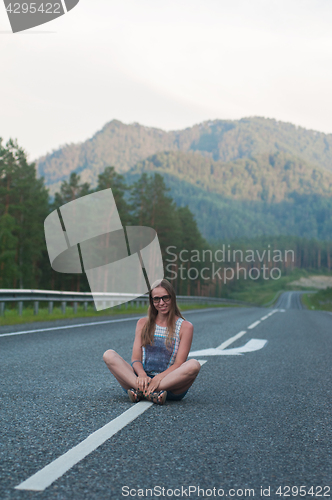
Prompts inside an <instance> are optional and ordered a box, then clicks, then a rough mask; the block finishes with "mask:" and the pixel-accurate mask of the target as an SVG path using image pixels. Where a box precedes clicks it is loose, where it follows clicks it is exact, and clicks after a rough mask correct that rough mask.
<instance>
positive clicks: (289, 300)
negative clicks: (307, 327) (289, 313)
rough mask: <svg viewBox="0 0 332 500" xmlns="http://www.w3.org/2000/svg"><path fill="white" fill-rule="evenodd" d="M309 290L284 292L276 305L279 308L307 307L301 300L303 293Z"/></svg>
mask: <svg viewBox="0 0 332 500" xmlns="http://www.w3.org/2000/svg"><path fill="white" fill-rule="evenodd" d="M303 293H307V292H284V293H282V294H281V295H280V297H279V298H278V300H277V302H276V304H275V305H274V307H276V308H278V309H306V307H305V306H304V305H303V303H302V300H301V295H302V294H303Z"/></svg>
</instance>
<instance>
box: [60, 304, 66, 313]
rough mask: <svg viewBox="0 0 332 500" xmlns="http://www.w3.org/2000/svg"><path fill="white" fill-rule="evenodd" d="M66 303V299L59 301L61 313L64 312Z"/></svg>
mask: <svg viewBox="0 0 332 500" xmlns="http://www.w3.org/2000/svg"><path fill="white" fill-rule="evenodd" d="M66 305H67V302H66V301H63V302H61V312H62V314H66Z"/></svg>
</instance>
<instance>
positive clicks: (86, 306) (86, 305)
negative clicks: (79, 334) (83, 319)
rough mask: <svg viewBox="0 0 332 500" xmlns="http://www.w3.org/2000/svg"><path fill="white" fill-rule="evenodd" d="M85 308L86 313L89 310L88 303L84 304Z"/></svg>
mask: <svg viewBox="0 0 332 500" xmlns="http://www.w3.org/2000/svg"><path fill="white" fill-rule="evenodd" d="M83 307H84V311H85V312H86V311H87V310H88V303H87V302H84V304H83Z"/></svg>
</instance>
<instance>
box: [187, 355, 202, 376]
mask: <svg viewBox="0 0 332 500" xmlns="http://www.w3.org/2000/svg"><path fill="white" fill-rule="evenodd" d="M187 363H188V365H187V370H188V374H189V375H191V376H192V377H197V375H198V372H199V370H200V369H201V364H200V362H199V361H197V359H190V360H189V361H187Z"/></svg>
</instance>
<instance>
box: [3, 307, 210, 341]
mask: <svg viewBox="0 0 332 500" xmlns="http://www.w3.org/2000/svg"><path fill="white" fill-rule="evenodd" d="M217 309H218V308H217V307H212V308H207V309H194V310H192V311H191V310H188V311H184V312H185V313H186V314H188V313H190V314H193V313H199V312H205V311H206V312H208V311H215V310H217ZM141 318H145V316H135V317H133V318H120V319H109V320H106V321H93V322H91V323H79V324H77V325H64V326H52V327H50V328H38V330H24V331H21V332H12V333H0V338H1V337H13V336H14V335H26V334H27V333H38V332H50V331H54V330H67V328H81V327H83V326H96V325H108V324H109V323H121V321H136V320H139V319H141ZM5 326H6V325H5Z"/></svg>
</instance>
